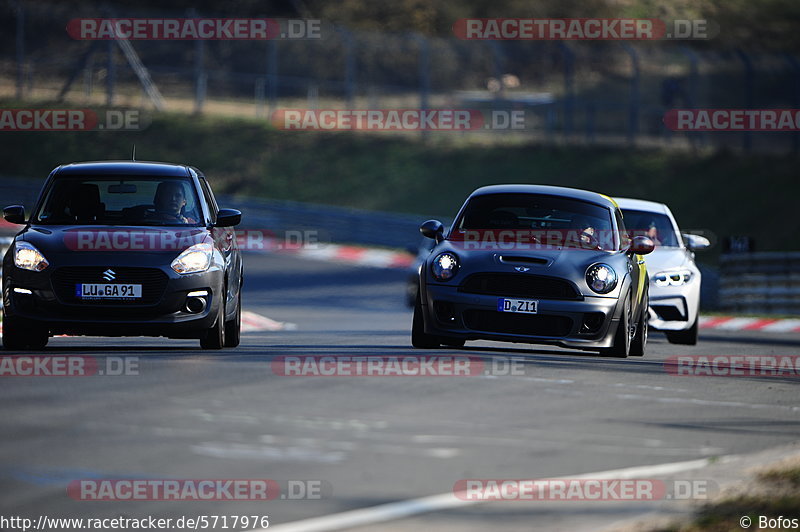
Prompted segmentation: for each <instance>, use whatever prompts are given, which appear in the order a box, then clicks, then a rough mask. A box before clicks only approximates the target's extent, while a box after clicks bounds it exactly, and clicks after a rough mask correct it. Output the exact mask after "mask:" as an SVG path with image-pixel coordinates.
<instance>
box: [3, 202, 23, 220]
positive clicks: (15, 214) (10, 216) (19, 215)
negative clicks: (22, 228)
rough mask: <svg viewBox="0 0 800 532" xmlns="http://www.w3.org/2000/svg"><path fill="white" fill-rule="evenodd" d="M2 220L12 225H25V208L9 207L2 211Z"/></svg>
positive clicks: (18, 206)
mask: <svg viewBox="0 0 800 532" xmlns="http://www.w3.org/2000/svg"><path fill="white" fill-rule="evenodd" d="M3 218H4V219H5V221H7V222H9V223H12V224H24V223H25V207H23V206H22V205H9V206H8V207H6V208H5V209H3Z"/></svg>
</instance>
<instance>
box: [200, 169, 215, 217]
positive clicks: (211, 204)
mask: <svg viewBox="0 0 800 532" xmlns="http://www.w3.org/2000/svg"><path fill="white" fill-rule="evenodd" d="M200 186H201V188H202V189H203V196H205V198H206V204H207V205H208V208H209V210H210V211H211V223H216V221H217V211H218V210H219V207H217V200H216V199H214V194H213V193H212V192H211V187H210V186H208V182H207V181H206V178H205V177H200Z"/></svg>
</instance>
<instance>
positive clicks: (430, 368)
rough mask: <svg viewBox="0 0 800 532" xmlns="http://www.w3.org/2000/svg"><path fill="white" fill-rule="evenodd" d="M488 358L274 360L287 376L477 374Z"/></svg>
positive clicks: (274, 369)
mask: <svg viewBox="0 0 800 532" xmlns="http://www.w3.org/2000/svg"><path fill="white" fill-rule="evenodd" d="M484 366H485V365H484V361H483V359H481V358H479V357H473V356H448V355H433V356H428V355H409V356H329V355H312V356H288V355H287V356H283V355H282V356H278V357H275V358H274V359H273V360H272V362H271V363H270V368H271V369H272V372H273V373H274V374H275V375H280V376H283V377H474V376H478V375H483V374H484Z"/></svg>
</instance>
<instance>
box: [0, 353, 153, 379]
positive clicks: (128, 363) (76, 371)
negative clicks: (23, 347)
mask: <svg viewBox="0 0 800 532" xmlns="http://www.w3.org/2000/svg"><path fill="white" fill-rule="evenodd" d="M138 374H139V358H138V357H118V356H108V357H90V356H83V355H75V356H73V355H70V356H63V355H48V356H25V355H14V356H2V357H0V377H91V376H95V375H100V376H102V375H105V376H119V375H138Z"/></svg>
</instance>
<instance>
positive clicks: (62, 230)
mask: <svg viewBox="0 0 800 532" xmlns="http://www.w3.org/2000/svg"><path fill="white" fill-rule="evenodd" d="M17 239H19V240H24V241H26V242H29V243H31V244H33V245H34V246H36V247H37V248H38V249H39V251H41V252H42V253H44V254H45V256H47V254H48V253H49V254H54V253H73V252H75V253H80V252H94V253H106V252H108V253H118V252H127V253H143V254H152V253H157V254H165V255H177V254H179V253H180V252H181V251H183V250H184V249H186V248H188V247H189V246H192V245H194V244H198V243H200V242H205V241H211V237H210V235H209V232H208V230H207V229H206V228H204V227H128V226H109V225H86V226H75V225H69V226H63V225H60V226H59V225H39V226H36V225H34V226H31V227H28V228H26V229H25V230H24V231H23V232H22V233H20V234H19V236H18V237H17Z"/></svg>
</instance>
